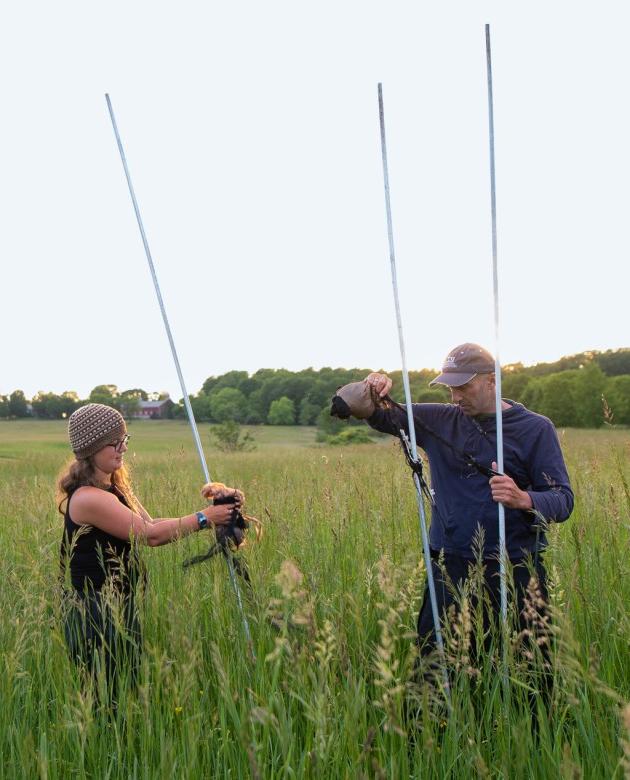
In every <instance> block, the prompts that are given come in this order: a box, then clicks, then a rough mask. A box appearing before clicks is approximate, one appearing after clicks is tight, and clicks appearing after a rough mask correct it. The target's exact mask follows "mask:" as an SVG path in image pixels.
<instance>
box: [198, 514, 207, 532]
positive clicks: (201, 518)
mask: <svg viewBox="0 0 630 780" xmlns="http://www.w3.org/2000/svg"><path fill="white" fill-rule="evenodd" d="M195 514H196V515H197V524H198V526H199V530H200V531H203V529H204V528H207V527H208V518H207V517H206V516H205V515H204V513H203V512H195Z"/></svg>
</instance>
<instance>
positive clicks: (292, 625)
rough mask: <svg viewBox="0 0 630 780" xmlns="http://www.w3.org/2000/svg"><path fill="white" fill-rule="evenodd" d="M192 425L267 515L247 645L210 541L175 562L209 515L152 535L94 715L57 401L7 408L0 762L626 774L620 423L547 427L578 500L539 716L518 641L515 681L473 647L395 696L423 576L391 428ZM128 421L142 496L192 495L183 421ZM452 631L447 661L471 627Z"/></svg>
mask: <svg viewBox="0 0 630 780" xmlns="http://www.w3.org/2000/svg"><path fill="white" fill-rule="evenodd" d="M200 430H201V436H202V440H203V442H204V446H205V447H206V452H207V455H208V460H209V466H210V469H211V471H212V473H213V476H214V477H215V478H217V479H221V480H222V481H226V482H228V483H234V484H238V485H239V486H241V487H243V489H244V490H245V491H246V493H247V496H248V508H249V511H251V512H252V513H254V514H256V515H258V516H259V517H260V518H261V519H262V520H263V521H264V525H265V534H264V536H263V539H262V540H261V541H260V542H259V543H258V544H251V545H250V546H249V548H248V551H247V553H246V554H247V558H248V560H249V564H250V569H251V575H252V580H253V583H254V590H253V592H252V593H251V594H249V595H247V594H245V595H244V598H245V605H246V610H247V614H248V616H249V620H250V623H251V627H252V635H253V640H254V647H255V650H256V655H257V660H256V663H251V662H250V661H248V657H247V656H248V654H247V649H246V645H245V642H244V640H243V632H242V627H241V623H240V619H239V614H238V610H237V608H236V606H235V597H234V594H233V593H232V591H231V589H230V586H229V580H228V578H227V573H226V570H225V566H224V564H223V563H222V562H221V561H219V560H215V561H214V562H212V563H210V564H202V565H200V566H199V567H197V568H192V569H190V570H187V571H184V570H183V569H182V568H181V563H182V561H183V560H184V559H185V558H186V557H188V556H189V555H191V554H195V553H197V552H200V551H202V550H204V549H205V547H206V545H207V544H208V542H209V536H208V535H207V534H196V535H194V536H192V537H188V538H187V539H186V540H183V541H182V542H179V543H177V544H173V545H169V546H167V547H164V548H159V549H144V550H143V558H144V560H145V561H146V563H147V566H148V570H149V586H148V589H147V592H146V595H145V597H144V599H143V605H142V606H143V609H142V614H143V626H144V635H145V659H144V664H143V669H142V681H141V685H140V689H139V690H138V691H137V692H133V691H131V690H129V691H126V692H125V693H124V695H123V697H122V701H121V706H120V708H119V711H118V714H117V715H116V717H115V718H114V719H113V720H111V719H110V720H108V719H107V718H106V717H105V716H104V715H102V714H101V713H99V712H97V711H96V710H95V709H94V707H93V706H92V700H91V698H90V694H88V695H85V694H83V693H82V692H81V689H80V686H79V684H78V681H77V676H76V674H75V671H74V669H73V667H71V665H70V663H69V662H68V659H67V655H66V650H65V646H64V641H63V637H62V635H61V632H60V629H59V604H60V596H59V591H58V589H57V572H58V551H59V541H60V537H61V525H62V522H61V517H60V515H59V514H58V513H57V511H56V508H55V498H54V492H55V491H54V480H55V477H56V475H57V474H58V472H59V470H60V468H61V467H62V466H63V464H64V463H65V462H66V461H67V460H68V457H69V451H68V447H67V442H66V433H65V424H64V423H62V422H37V421H26V422H9V423H7V422H3V423H0V506H1V507H2V508H3V514H2V523H1V524H0V570H1V571H2V572H3V587H2V589H1V590H0V625H1V626H2V630H1V631H0V658H1V659H2V663H1V664H0V700H1V701H2V703H3V706H2V708H1V709H0V749H1V755H2V762H1V764H0V778H7V779H8V778H17V777H24V778H32V777H40V778H68V777H77V778H101V777H108V778H162V777H178V778H180V777H181V778H199V777H250V776H251V777H264V778H267V777H269V778H271V777H274V778H281V777H282V778H284V777H298V778H301V777H314V778H315V777H317V778H319V777H326V778H341V777H348V778H355V777H392V778H402V777H418V778H420V777H423V778H424V777H452V778H459V777H476V776H479V777H490V776H492V777H505V778H507V777H510V778H521V777H522V778H529V777H537V778H551V777H571V778H577V777H581V776H584V777H592V778H600V777H601V778H607V777H611V778H612V777H615V778H621V777H623V771H624V770H623V764H622V757H623V754H624V753H623V751H624V750H627V751H629V752H628V754H627V755H630V733H628V731H627V730H626V729H627V727H626V725H624V721H623V718H622V713H623V709H624V707H627V706H628V702H630V611H629V609H628V604H630V489H629V485H630V465H629V464H630V431H620V430H600V431H575V430H568V431H566V432H561V440H562V444H563V448H564V450H565V453H566V456H567V461H568V465H569V470H570V473H571V477H572V480H573V483H574V487H575V490H576V494H577V502H576V509H575V512H574V514H573V517H572V518H571V519H570V520H569V521H568V523H566V524H564V525H562V526H559V527H557V528H553V529H552V532H551V534H550V537H551V546H550V550H549V552H548V553H547V564H548V568H549V571H550V572H551V574H552V579H553V583H552V589H551V592H552V602H553V605H554V609H555V614H556V620H555V622H556V629H555V631H556V640H555V651H554V656H553V657H554V675H555V681H556V682H555V692H554V699H553V708H552V712H551V717H550V719H549V720H548V721H545V722H544V723H543V724H542V726H541V727H540V734H539V737H538V738H535V737H534V730H533V727H532V721H531V715H530V710H529V706H528V703H527V702H528V699H527V694H528V689H527V687H526V686H527V685H528V684H529V683H528V682H527V680H526V678H525V677H524V676H523V674H524V672H523V668H522V664H521V665H519V662H518V659H517V658H516V657H513V656H511V655H510V661H509V663H510V666H509V686H508V687H509V698H507V699H502V697H501V695H500V694H501V686H500V685H499V684H498V683H499V681H500V676H499V675H498V674H497V671H496V667H495V666H493V665H492V663H491V660H492V659H488V662H487V663H486V664H485V665H484V666H483V667H482V668H481V669H479V670H477V671H478V677H477V676H476V675H477V671H475V672H474V674H472V673H471V672H470V670H467V668H466V665H465V664H460V667H461V671H460V672H459V673H458V675H457V676H456V678H455V680H454V682H453V712H452V714H451V715H450V716H448V717H447V716H446V714H445V712H444V711H443V710H440V709H439V708H438V709H436V704H435V702H433V703H432V700H431V699H430V698H429V699H425V700H421V701H420V702H419V703H418V705H417V706H419V707H420V717H419V720H420V722H421V725H418V724H417V723H415V724H414V723H412V722H410V721H409V719H408V716H406V715H405V712H406V711H407V709H406V708H407V707H408V704H409V701H410V698H409V697H410V696H412V694H413V688H412V687H411V686H410V684H409V681H410V674H409V669H410V664H411V663H412V660H413V659H412V649H413V644H412V641H411V639H412V637H413V631H414V626H415V619H416V616H417V611H418V605H419V599H420V595H421V588H422V582H423V576H422V571H421V569H422V566H421V563H420V560H421V551H420V543H419V539H418V530H417V523H418V521H417V513H416V510H415V502H414V494H413V488H412V485H411V480H410V478H409V472H408V470H407V467H406V465H405V464H404V461H403V459H402V457H401V455H400V452H399V450H398V448H397V446H396V445H395V443H394V442H393V440H391V439H388V438H385V439H381V440H379V441H378V442H377V443H374V444H366V445H361V446H352V447H327V446H323V445H319V444H316V443H315V430H314V429H313V428H302V427H286V428H280V427H277V428H276V427H271V426H261V427H252V428H251V429H250V430H251V433H252V435H253V436H254V438H255V439H256V443H257V449H256V450H255V451H254V452H250V453H245V454H232V455H226V454H223V453H220V452H218V451H217V450H216V449H213V448H212V447H211V446H210V440H209V426H206V425H202V426H200ZM130 433H131V435H132V440H131V446H130V450H129V462H130V465H131V467H132V469H133V473H134V479H135V483H136V487H137V492H138V495H139V497H140V498H141V499H142V501H143V503H144V504H145V506H146V507H147V508H148V509H149V511H150V512H151V513H152V514H154V516H156V517H159V516H172V517H178V516H181V515H182V514H186V513H189V512H191V511H193V510H194V509H197V508H199V507H200V506H201V499H200V497H199V488H200V486H201V482H202V478H201V471H200V468H199V464H198V462H197V458H196V453H195V450H194V447H193V444H192V438H191V435H190V431H189V429H188V426H187V424H186V423H184V422H179V421H177V422H175V421H164V422H161V421H160V422H148V421H147V422H145V421H139V422H136V423H132V425H131V426H130ZM286 561H291V562H292V566H288V564H286V563H285V562H286ZM281 571H282V572H283V573H282V574H281V575H280V576H279V573H280V572H281ZM458 647H459V649H458ZM449 648H450V649H449V652H450V653H451V654H452V655H453V658H459V659H460V661H461V659H462V655H461V653H462V652H463V650H462V648H463V645H461V643H460V645H459V646H456V645H454V644H452V643H451V644H450V645H449ZM458 653H459V655H458ZM495 660H496V659H495ZM473 671H474V670H473ZM475 691H476V692H475ZM480 691H481V693H480ZM405 702H406V703H405ZM627 712H628V714H627V718H628V720H630V710H627ZM628 725H630V724H628Z"/></svg>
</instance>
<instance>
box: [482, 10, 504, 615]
mask: <svg viewBox="0 0 630 780" xmlns="http://www.w3.org/2000/svg"><path fill="white" fill-rule="evenodd" d="M486 65H487V71H488V128H489V139H490V211H491V213H492V289H493V294H494V334H495V347H494V364H495V365H494V375H495V415H496V424H497V467H498V468H497V470H498V471H499V473H500V474H503V408H502V403H503V401H502V394H501V361H500V358H499V347H500V339H499V270H498V260H497V258H498V253H497V196H496V178H495V164H494V103H493V96H492V55H491V51H490V25H489V24H487V25H486ZM498 512H499V576H500V586H501V619H502V621H503V625H504V627H505V625H506V623H507V579H506V557H507V550H506V546H505V508H504V506H503V504H499V508H498Z"/></svg>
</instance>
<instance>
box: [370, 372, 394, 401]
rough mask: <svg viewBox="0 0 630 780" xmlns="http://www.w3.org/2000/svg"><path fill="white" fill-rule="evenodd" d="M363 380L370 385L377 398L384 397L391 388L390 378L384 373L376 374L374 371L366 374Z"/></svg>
mask: <svg viewBox="0 0 630 780" xmlns="http://www.w3.org/2000/svg"><path fill="white" fill-rule="evenodd" d="M365 381H366V382H367V383H368V384H369V385H372V387H373V388H374V390H375V391H376V394H377V395H378V397H379V398H384V397H385V396H386V395H387V394H388V393H389V391H390V390H391V389H392V380H391V379H390V378H389V377H388V376H387V375H386V374H377V373H376V372H374V373H372V374H368V375H367V376H366V377H365Z"/></svg>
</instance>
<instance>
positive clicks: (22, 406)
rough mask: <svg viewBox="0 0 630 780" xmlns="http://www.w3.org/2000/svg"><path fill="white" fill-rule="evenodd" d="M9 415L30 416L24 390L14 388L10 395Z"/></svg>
mask: <svg viewBox="0 0 630 780" xmlns="http://www.w3.org/2000/svg"><path fill="white" fill-rule="evenodd" d="M9 416H10V417H28V406H27V403H26V398H25V396H24V393H23V391H22V390H14V391H13V392H12V393H11V395H10V396H9Z"/></svg>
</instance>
